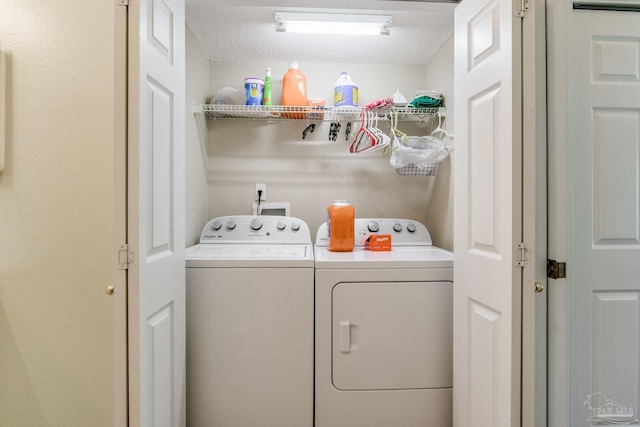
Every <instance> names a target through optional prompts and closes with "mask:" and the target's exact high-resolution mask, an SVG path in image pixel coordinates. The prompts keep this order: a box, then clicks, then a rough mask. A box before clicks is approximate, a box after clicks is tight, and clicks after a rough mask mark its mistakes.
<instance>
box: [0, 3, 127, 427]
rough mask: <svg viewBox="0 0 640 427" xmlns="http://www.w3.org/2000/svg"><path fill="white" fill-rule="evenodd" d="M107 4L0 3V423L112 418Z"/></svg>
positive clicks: (65, 423) (34, 426)
mask: <svg viewBox="0 0 640 427" xmlns="http://www.w3.org/2000/svg"><path fill="white" fill-rule="evenodd" d="M113 8H114V2H95V1H91V2H88V1H86V0H67V1H64V2H58V1H55V2H54V1H50V0H2V1H1V2H0V43H2V49H3V50H5V51H6V53H7V55H8V64H7V66H8V82H7V95H8V98H7V102H8V105H7V107H8V116H7V129H6V137H7V144H8V147H7V165H6V169H5V170H4V171H3V172H1V173H0V425H1V426H20V427H42V426H60V427H72V426H78V427H86V426H92V427H95V426H111V425H113V414H112V412H113V368H112V364H113V349H112V343H113V335H112V334H113V319H112V299H110V298H109V297H107V296H106V295H105V288H106V287H107V286H108V285H109V284H111V281H112V271H113V267H114V265H113V260H114V256H115V254H114V253H113V248H114V242H113V241H112V236H113V232H114V227H113V222H114V215H113V210H114V208H113V194H112V193H113V178H114V176H113V78H114V73H113V55H114V52H113V43H114V42H113V40H114V30H113V28H114V12H113Z"/></svg>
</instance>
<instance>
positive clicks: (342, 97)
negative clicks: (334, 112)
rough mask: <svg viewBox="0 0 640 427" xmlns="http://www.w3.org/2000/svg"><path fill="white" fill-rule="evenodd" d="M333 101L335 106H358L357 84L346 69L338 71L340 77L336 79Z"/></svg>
mask: <svg viewBox="0 0 640 427" xmlns="http://www.w3.org/2000/svg"><path fill="white" fill-rule="evenodd" d="M333 101H334V104H335V106H336V107H357V106H358V86H356V84H355V83H354V81H353V80H351V77H349V73H347V72H346V71H343V72H342V73H340V77H338V80H336V85H335V88H334V95H333Z"/></svg>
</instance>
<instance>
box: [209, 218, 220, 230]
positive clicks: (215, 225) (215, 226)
mask: <svg viewBox="0 0 640 427" xmlns="http://www.w3.org/2000/svg"><path fill="white" fill-rule="evenodd" d="M221 228H222V222H221V221H220V220H219V219H216V220H215V221H213V224H212V225H211V229H212V230H214V231H218V230H220V229H221Z"/></svg>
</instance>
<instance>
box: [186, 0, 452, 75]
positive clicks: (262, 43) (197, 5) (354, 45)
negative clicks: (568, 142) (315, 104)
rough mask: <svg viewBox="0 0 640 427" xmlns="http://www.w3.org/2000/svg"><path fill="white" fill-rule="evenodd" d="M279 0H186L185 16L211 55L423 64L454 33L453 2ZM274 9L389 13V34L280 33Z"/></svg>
mask: <svg viewBox="0 0 640 427" xmlns="http://www.w3.org/2000/svg"><path fill="white" fill-rule="evenodd" d="M276 1H278V0H236V1H228V0H227V1H223V0H186V21H187V25H188V26H189V27H190V28H191V30H192V31H193V34H194V35H195V37H196V39H197V40H198V42H199V43H200V45H201V46H202V48H203V49H204V51H205V54H206V55H207V56H208V58H209V59H210V60H211V61H252V60H260V61H262V60H264V61H266V60H270V61H287V62H288V61H291V60H292V59H295V60H297V61H305V62H311V61H313V62H354V63H397V64H425V63H427V62H428V61H429V59H430V58H431V56H432V55H433V54H434V53H435V52H437V51H438V49H439V48H440V47H441V46H442V45H443V44H444V42H445V41H446V40H447V39H448V38H449V37H450V36H451V34H453V9H454V7H455V4H454V3H437V2H424V1H416V0H414V1H390V0H387V1H377V0H324V1H323V2H322V5H323V8H318V7H315V8H303V7H300V3H301V2H300V1H288V0H280V1H278V2H277V7H276V6H274V4H276V3H275V2H276ZM318 3H319V2H316V3H314V4H315V5H316V6H317V5H318ZM296 4H297V5H296ZM372 7H375V9H372ZM276 11H312V12H318V11H334V12H346V13H370V14H385V15H391V17H392V24H391V34H390V35H389V36H340V35H311V34H288V33H276V31H275V21H274V13H275V12H276Z"/></svg>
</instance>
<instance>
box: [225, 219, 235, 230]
mask: <svg viewBox="0 0 640 427" xmlns="http://www.w3.org/2000/svg"><path fill="white" fill-rule="evenodd" d="M234 228H236V222H235V221H234V220H230V221H229V222H227V230H233V229H234Z"/></svg>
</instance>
